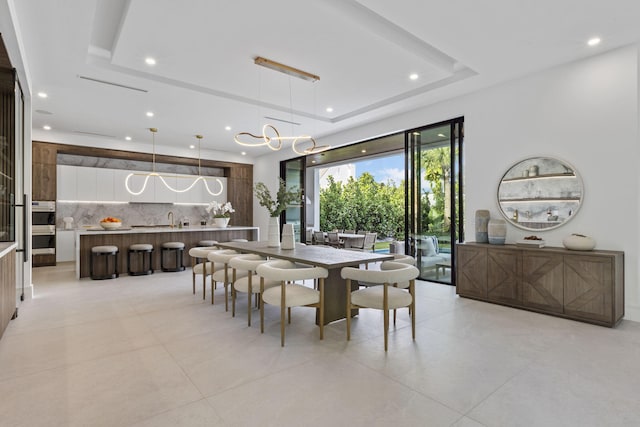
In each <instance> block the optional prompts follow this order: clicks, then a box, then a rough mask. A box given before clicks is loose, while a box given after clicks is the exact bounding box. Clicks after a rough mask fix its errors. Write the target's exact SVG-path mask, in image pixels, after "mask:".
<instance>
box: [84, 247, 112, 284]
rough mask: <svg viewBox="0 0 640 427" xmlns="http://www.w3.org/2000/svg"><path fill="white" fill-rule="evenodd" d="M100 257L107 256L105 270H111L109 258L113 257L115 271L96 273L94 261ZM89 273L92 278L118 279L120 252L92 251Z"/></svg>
mask: <svg viewBox="0 0 640 427" xmlns="http://www.w3.org/2000/svg"><path fill="white" fill-rule="evenodd" d="M100 257H105V262H106V266H105V271H109V258H110V257H113V259H114V261H113V273H111V274H103V275H100V276H98V275H97V274H95V273H94V262H96V261H98V260H99V259H100ZM89 275H90V276H91V280H107V279H117V278H118V277H120V273H118V252H117V251H116V252H97V253H94V252H91V256H90V257H89Z"/></svg>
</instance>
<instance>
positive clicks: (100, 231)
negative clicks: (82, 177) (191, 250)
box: [76, 225, 258, 236]
mask: <svg viewBox="0 0 640 427" xmlns="http://www.w3.org/2000/svg"><path fill="white" fill-rule="evenodd" d="M257 229H258V227H242V226H239V227H236V226H229V227H183V228H178V227H174V228H171V227H135V228H130V227H126V226H123V227H122V228H118V229H115V230H105V229H104V228H102V227H100V226H99V225H97V226H95V227H93V226H92V227H91V228H78V229H76V232H77V234H78V235H80V236H83V235H88V234H143V233H190V232H199V231H233V230H257Z"/></svg>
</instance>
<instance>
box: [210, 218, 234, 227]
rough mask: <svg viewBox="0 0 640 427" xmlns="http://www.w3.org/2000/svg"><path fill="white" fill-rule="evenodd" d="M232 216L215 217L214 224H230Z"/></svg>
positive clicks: (221, 225) (220, 225)
mask: <svg viewBox="0 0 640 427" xmlns="http://www.w3.org/2000/svg"><path fill="white" fill-rule="evenodd" d="M230 219H231V218H213V225H214V226H215V227H218V228H225V227H226V226H227V225H229V220H230Z"/></svg>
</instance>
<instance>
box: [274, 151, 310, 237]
mask: <svg viewBox="0 0 640 427" xmlns="http://www.w3.org/2000/svg"><path fill="white" fill-rule="evenodd" d="M280 177H281V178H282V179H284V180H285V182H286V183H287V188H293V187H298V189H301V190H302V198H301V200H300V202H299V203H297V204H293V205H289V206H287V210H286V211H285V212H283V213H282V216H281V217H280V228H281V231H282V224H293V230H294V235H295V240H296V242H304V241H305V236H304V235H303V232H304V230H305V221H304V212H305V211H304V208H305V205H304V203H303V201H304V200H306V197H305V192H304V177H305V158H304V157H298V158H295V159H291V160H287V161H284V162H281V163H280Z"/></svg>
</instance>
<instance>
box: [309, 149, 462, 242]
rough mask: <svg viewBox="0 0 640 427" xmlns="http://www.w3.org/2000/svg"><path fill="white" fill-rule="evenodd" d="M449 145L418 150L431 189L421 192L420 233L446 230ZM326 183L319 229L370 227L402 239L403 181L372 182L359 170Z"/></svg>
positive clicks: (382, 234)
mask: <svg viewBox="0 0 640 427" xmlns="http://www.w3.org/2000/svg"><path fill="white" fill-rule="evenodd" d="M449 156H450V149H449V147H443V148H434V149H431V150H425V151H423V152H422V157H421V169H422V171H423V179H424V180H425V181H427V182H428V183H429V186H430V187H431V191H428V190H426V191H423V193H422V194H421V201H420V205H421V212H420V224H419V231H418V232H419V233H420V234H427V233H428V234H435V235H438V236H441V235H446V234H448V233H449V230H450V227H451V224H450V218H449V217H448V216H446V215H445V212H447V211H448V209H449V207H450V202H449V201H448V198H449V191H450V189H449V184H448V183H449V177H450V174H451V167H450V165H449V158H450V157H449ZM328 180H329V185H328V186H327V187H326V188H323V189H321V190H320V229H321V230H333V229H339V230H340V229H342V230H370V231H372V232H375V233H378V238H385V237H393V238H397V239H403V238H404V225H405V224H404V198H405V182H404V181H402V182H401V183H400V184H399V185H396V183H395V182H393V181H388V182H386V183H379V182H376V181H375V180H374V178H373V176H372V175H371V174H370V173H367V172H365V173H363V174H362V175H360V177H359V178H358V179H357V180H356V179H354V178H353V177H351V178H349V180H348V181H347V182H346V183H345V184H342V183H341V182H336V181H335V180H334V179H333V177H332V176H329V178H328Z"/></svg>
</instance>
